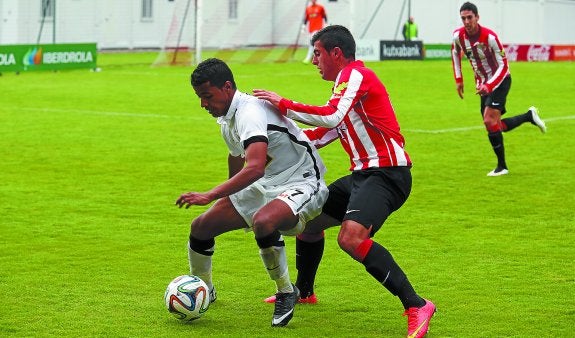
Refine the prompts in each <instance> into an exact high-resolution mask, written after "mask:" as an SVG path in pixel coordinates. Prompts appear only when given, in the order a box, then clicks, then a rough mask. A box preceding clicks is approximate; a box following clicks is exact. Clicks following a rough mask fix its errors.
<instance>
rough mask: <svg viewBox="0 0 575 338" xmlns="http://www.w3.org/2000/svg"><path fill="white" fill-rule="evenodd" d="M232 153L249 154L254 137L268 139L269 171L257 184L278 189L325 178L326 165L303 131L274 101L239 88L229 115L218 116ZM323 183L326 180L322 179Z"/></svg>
mask: <svg viewBox="0 0 575 338" xmlns="http://www.w3.org/2000/svg"><path fill="white" fill-rule="evenodd" d="M218 123H219V124H220V126H221V132H222V136H223V138H224V140H225V141H226V144H227V146H228V148H229V151H230V154H231V155H233V156H240V155H241V156H245V149H244V148H245V147H244V146H245V144H246V141H248V142H249V140H250V139H253V138H257V137H265V138H266V139H267V140H268V153H267V154H268V163H267V165H266V169H265V174H264V176H263V177H262V178H260V179H259V180H258V181H257V182H256V183H257V184H258V185H261V186H262V187H263V188H264V189H277V188H278V187H277V186H289V185H290V184H292V183H297V182H301V181H302V180H304V181H308V182H309V179H312V180H316V181H320V180H321V181H323V175H324V173H325V166H324V164H323V162H322V160H321V158H320V157H319V154H318V153H317V150H316V148H315V147H314V146H313V145H312V143H311V141H310V140H309V139H308V137H307V136H306V135H305V134H304V133H303V131H302V130H301V129H300V128H299V127H298V126H297V125H296V124H295V123H294V122H293V121H292V120H290V119H288V118H286V117H284V116H281V115H280V114H279V112H278V110H277V108H275V107H274V106H273V105H272V104H271V103H269V102H267V101H264V100H259V99H258V98H256V97H254V96H251V95H248V94H245V93H241V92H239V91H236V93H235V94H234V98H233V100H232V103H231V105H230V109H229V110H228V112H227V113H226V115H224V116H221V117H219V118H218ZM322 183H323V182H322Z"/></svg>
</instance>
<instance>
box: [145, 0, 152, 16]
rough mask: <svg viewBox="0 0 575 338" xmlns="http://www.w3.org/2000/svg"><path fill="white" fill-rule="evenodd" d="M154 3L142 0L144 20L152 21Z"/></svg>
mask: <svg viewBox="0 0 575 338" xmlns="http://www.w3.org/2000/svg"><path fill="white" fill-rule="evenodd" d="M152 2H153V0H142V19H143V20H151V19H152V14H153V12H152Z"/></svg>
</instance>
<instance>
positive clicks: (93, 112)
mask: <svg viewBox="0 0 575 338" xmlns="http://www.w3.org/2000/svg"><path fill="white" fill-rule="evenodd" d="M3 109H6V107H3ZM8 109H10V108H8ZM12 109H14V110H21V111H37V112H62V113H79V114H89V115H105V116H127V117H146V118H163V119H171V118H175V119H190V120H195V119H199V118H203V116H202V117H200V116H195V115H191V114H190V115H187V116H182V115H180V116H178V115H163V114H143V113H131V112H113V111H98V110H78V109H58V108H34V107H17V108H12ZM561 120H575V115H569V116H558V117H549V118H546V119H544V121H545V122H554V121H561ZM484 128H485V127H484V126H482V125H479V126H472V127H458V128H445V129H409V128H406V129H403V128H402V130H403V131H406V132H410V133H422V134H443V133H457V132H466V131H470V130H478V129H484Z"/></svg>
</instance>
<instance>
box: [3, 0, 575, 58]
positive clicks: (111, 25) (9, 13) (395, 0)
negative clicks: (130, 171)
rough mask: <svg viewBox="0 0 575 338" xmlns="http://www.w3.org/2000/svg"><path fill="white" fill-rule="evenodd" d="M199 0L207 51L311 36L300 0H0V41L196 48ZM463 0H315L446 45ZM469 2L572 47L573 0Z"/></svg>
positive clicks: (365, 24) (390, 33)
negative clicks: (411, 26)
mask: <svg viewBox="0 0 575 338" xmlns="http://www.w3.org/2000/svg"><path fill="white" fill-rule="evenodd" d="M196 2H197V3H200V4H202V8H201V9H200V13H201V16H200V18H201V23H202V25H201V27H202V28H201V41H202V44H203V47H204V48H234V47H240V46H263V45H289V44H293V43H294V42H295V41H296V40H297V41H298V43H299V44H301V45H304V44H305V43H307V41H308V40H307V39H308V37H305V36H303V35H302V36H298V34H299V32H300V26H301V23H302V17H303V11H304V8H305V5H306V2H307V1H305V0H189V1H188V0H0V45H9V44H35V43H37V42H39V43H52V42H56V43H76V42H96V43H97V44H98V48H99V49H140V48H161V47H162V46H164V45H165V44H166V41H168V40H176V39H177V37H178V36H180V34H181V37H182V39H181V41H182V44H183V45H188V46H193V45H194V41H195V40H194V36H195V26H196V25H195V22H194V21H195V4H196ZM463 2H464V1H463V0H457V1H456V0H410V1H407V0H335V1H334V0H320V3H322V4H323V5H324V6H325V7H326V11H327V15H328V20H329V23H331V24H341V25H345V26H347V27H349V28H350V29H351V31H352V32H353V33H354V35H355V37H356V38H357V39H360V38H361V39H378V40H399V39H401V38H402V37H401V26H402V25H403V23H404V21H405V20H406V19H407V17H408V15H411V16H413V17H414V18H415V22H416V23H417V24H418V26H419V38H420V39H421V40H423V41H424V43H450V42H451V41H450V38H451V32H452V31H453V30H454V29H455V28H457V27H458V26H460V19H459V7H460V6H461V4H462V3H463ZM472 2H474V3H475V4H476V5H477V6H478V8H479V15H480V24H483V25H485V26H488V27H490V28H493V29H494V30H495V31H496V32H498V33H499V35H500V38H501V40H502V41H503V42H504V43H522V44H571V45H573V44H575V0H475V1H472ZM188 3H189V7H188V15H187V20H186V25H185V26H183V29H181V28H182V25H181V23H180V22H179V20H181V18H182V16H183V13H184V12H185V9H186V5H187V4H188ZM408 3H411V8H408V6H407V4H408ZM51 4H54V5H55V6H54V7H52V6H50V5H51ZM46 5H48V6H46ZM43 8H44V9H45V10H46V16H45V17H44V20H43V15H42V14H43Z"/></svg>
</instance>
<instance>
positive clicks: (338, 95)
mask: <svg viewBox="0 0 575 338" xmlns="http://www.w3.org/2000/svg"><path fill="white" fill-rule="evenodd" d="M279 107H280V110H281V111H282V112H283V113H285V114H286V116H287V117H289V118H291V119H294V120H297V121H300V122H303V123H305V124H308V125H312V126H317V128H313V129H308V130H306V134H307V136H308V137H309V138H310V139H311V141H312V142H315V144H326V143H329V142H331V141H333V140H334V139H335V138H338V137H339V139H340V141H341V144H342V145H343V148H344V149H345V151H346V152H347V153H348V155H349V158H350V161H351V167H350V170H363V169H367V168H380V167H393V166H411V160H410V158H409V155H408V154H407V153H406V152H405V150H404V138H403V136H402V135H401V133H400V130H399V123H398V122H397V118H396V115H395V111H394V109H393V106H392V105H391V101H390V100H389V95H388V93H387V90H386V89H385V86H384V85H383V83H381V81H380V80H379V78H378V77H377V75H376V74H375V73H374V72H373V71H372V70H371V69H369V68H366V67H365V65H364V64H363V62H362V61H359V60H357V61H353V62H351V63H350V64H348V65H347V66H346V67H345V68H344V69H342V70H341V71H340V72H339V74H338V76H337V78H336V80H335V83H334V86H333V89H332V95H331V98H330V99H329V101H328V102H327V104H326V105H325V106H310V105H306V104H302V103H298V102H294V101H290V100H287V99H282V100H281V101H280V104H279Z"/></svg>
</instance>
